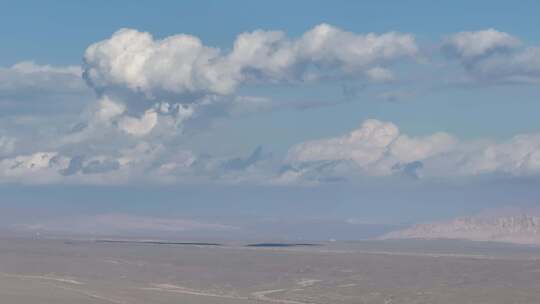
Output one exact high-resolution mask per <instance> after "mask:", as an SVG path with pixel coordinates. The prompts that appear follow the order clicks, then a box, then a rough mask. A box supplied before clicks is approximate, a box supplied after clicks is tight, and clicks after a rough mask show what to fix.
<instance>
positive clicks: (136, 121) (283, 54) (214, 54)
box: [84, 24, 418, 135]
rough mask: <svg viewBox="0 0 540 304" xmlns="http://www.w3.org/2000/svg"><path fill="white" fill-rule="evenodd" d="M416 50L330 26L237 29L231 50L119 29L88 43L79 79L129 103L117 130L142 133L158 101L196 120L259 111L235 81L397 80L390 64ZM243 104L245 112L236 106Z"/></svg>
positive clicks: (410, 43) (394, 36) (409, 41)
mask: <svg viewBox="0 0 540 304" xmlns="http://www.w3.org/2000/svg"><path fill="white" fill-rule="evenodd" d="M417 52H418V47H417V45H416V42H415V39H414V37H413V36H412V35H410V34H401V33H396V32H389V33H384V34H380V35H378V34H373V33H370V34H357V33H352V32H347V31H344V30H341V29H339V28H336V27H333V26H331V25H328V24H321V25H318V26H316V27H314V28H313V29H311V30H309V31H307V32H306V33H304V34H303V35H302V36H301V37H299V38H297V39H291V38H288V37H287V36H286V34H285V33H284V32H281V31H263V30H256V31H253V32H246V33H242V34H240V35H238V37H237V38H236V40H235V41H234V43H233V47H232V49H231V50H229V51H223V50H221V49H218V48H214V47H210V46H205V45H204V44H203V43H202V41H201V40H200V39H199V38H197V37H195V36H191V35H186V34H178V35H173V36H169V37H166V38H163V39H155V38H154V37H152V35H151V34H149V33H146V32H139V31H137V30H134V29H122V30H119V31H117V32H116V33H114V34H113V35H112V36H111V37H110V38H109V39H106V40H103V41H100V42H97V43H94V44H92V45H90V46H89V47H88V48H87V50H86V52H85V55H84V62H85V64H84V77H85V79H86V80H87V82H88V83H89V84H90V86H91V87H93V88H94V89H95V90H96V92H97V93H98V94H100V95H106V96H107V97H106V98H110V99H112V100H114V101H115V103H116V104H122V105H125V106H126V109H125V110H126V112H129V113H130V116H127V117H124V118H122V119H120V123H119V124H118V126H120V128H121V129H122V130H124V131H126V132H127V133H129V134H132V135H143V134H146V133H148V132H150V130H151V129H152V128H151V126H152V125H155V124H156V123H157V121H159V120H160V119H159V117H157V116H160V115H158V114H160V113H157V114H154V112H148V110H150V109H152V108H154V107H156V105H160V104H167V105H168V107H176V108H178V105H189V106H190V107H191V108H190V110H191V111H192V112H197V111H198V115H189V117H197V118H199V119H204V117H203V116H204V115H202V114H204V113H205V112H204V109H207V108H209V107H211V104H219V103H221V104H223V105H222V106H216V107H214V108H213V111H208V112H212V113H213V114H212V115H216V114H215V113H216V110H217V109H221V111H222V112H223V113H242V112H246V111H251V110H253V109H255V108H256V109H264V108H268V106H266V105H263V104H262V103H260V102H259V101H261V100H263V99H264V98H262V97H249V98H246V97H241V96H240V97H234V96H233V97H231V96H232V95H233V94H235V92H236V90H237V88H238V87H239V86H241V85H244V84H247V83H253V82H257V83H260V82H263V83H274V82H304V81H316V80H319V79H328V78H343V77H348V78H350V77H354V78H362V79H365V80H368V81H373V82H385V81H389V80H392V79H394V77H395V76H394V75H393V73H392V71H391V70H390V69H389V65H390V64H392V63H393V62H394V61H396V60H398V59H400V58H407V57H409V58H411V57H414V56H416V53H417ZM227 96H228V97H227ZM104 98H105V97H104ZM248 99H249V101H250V102H246V101H248ZM252 101H257V103H255V102H252ZM101 103H103V101H101ZM105 105H106V104H102V106H105ZM243 106H245V107H247V108H248V109H247V110H242V109H240V108H241V107H243ZM117 110H118V111H119V110H120V109H117ZM158 112H159V111H158ZM191 114H194V113H191Z"/></svg>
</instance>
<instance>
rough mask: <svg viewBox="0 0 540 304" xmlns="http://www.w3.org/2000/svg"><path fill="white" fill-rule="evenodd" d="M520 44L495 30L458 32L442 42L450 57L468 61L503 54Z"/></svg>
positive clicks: (510, 36)
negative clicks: (497, 53)
mask: <svg viewBox="0 0 540 304" xmlns="http://www.w3.org/2000/svg"><path fill="white" fill-rule="evenodd" d="M520 44H521V42H520V40H519V39H518V38H516V37H513V36H512V35H510V34H508V33H505V32H500V31H497V30H495V29H487V30H481V31H476V32H459V33H457V34H454V35H451V36H449V37H448V38H446V40H445V41H444V44H443V47H444V48H445V49H446V50H447V51H448V52H450V53H452V55H454V56H456V57H458V58H460V59H462V60H468V59H471V58H478V57H481V56H485V55H487V54H490V53H494V52H504V51H508V50H511V49H514V48H516V47H518V46H520Z"/></svg>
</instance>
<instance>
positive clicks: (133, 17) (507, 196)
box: [0, 0, 540, 239]
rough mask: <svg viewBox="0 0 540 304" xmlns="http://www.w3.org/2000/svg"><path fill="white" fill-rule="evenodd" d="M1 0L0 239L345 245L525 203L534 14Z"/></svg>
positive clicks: (536, 166)
mask: <svg viewBox="0 0 540 304" xmlns="http://www.w3.org/2000/svg"><path fill="white" fill-rule="evenodd" d="M0 4H1V5H2V10H1V12H0V36H1V37H2V40H3V41H2V44H1V46H0V190H1V192H2V198H1V199H0V208H1V209H3V210H2V212H1V213H2V214H1V215H0V221H1V222H2V225H1V226H2V227H3V228H7V229H16V230H17V229H19V230H26V231H31V232H34V231H42V230H43V231H45V230H50V231H72V232H80V233H87V232H93V233H98V232H100V233H105V232H107V233H112V232H118V233H120V232H126V231H136V232H137V233H142V232H143V231H144V232H145V233H146V232H148V231H150V232H152V233H164V232H173V233H176V232H178V233H179V232H186V233H188V232H190V233H199V232H201V231H202V232H204V233H207V234H208V235H211V234H212V233H215V234H216V235H217V234H219V235H220V236H223V237H231V238H234V236H237V237H256V236H257V231H258V232H259V233H260V235H259V236H267V237H270V236H271V237H274V238H279V237H283V238H286V237H287V236H290V237H294V238H343V239H354V238H362V237H365V236H366V235H369V234H370V233H375V232H373V231H374V229H375V230H377V229H379V230H380V229H383V228H381V227H390V228H392V227H395V226H400V225H407V224H412V223H418V222H426V221H434V220H439V219H446V218H452V217H455V216H464V215H471V214H476V213H479V212H482V211H483V210H485V209H496V208H502V207H507V206H516V207H520V208H536V207H537V205H538V203H540V202H539V201H538V197H539V196H540V190H538V189H540V187H539V186H540V184H539V181H540V179H539V178H540V124H539V122H538V113H539V112H540V103H539V102H538V100H539V96H540V87H539V84H540V38H538V37H539V36H538V30H537V23H536V22H535V21H536V19H537V16H536V15H537V14H536V12H537V11H538V9H539V8H540V7H539V6H540V4H538V3H537V2H536V1H520V2H519V3H511V2H509V1H474V2H473V3H471V2H470V1H452V2H446V3H434V2H433V1H401V2H396V1H294V2H292V3H291V1H271V2H259V1H257V2H255V1H160V2H159V3H156V2H155V1H113V2H111V1H92V2H89V1H50V2H48V1H29V0H23V1H17V2H16V3H14V2H11V1H0ZM260 223H262V224H260ZM279 226H281V228H280V229H278V227H279ZM379 226H380V227H379ZM2 227H0V228H2ZM284 227H286V228H284ZM325 227H326V228H325ZM390 228H388V229H390ZM385 229H386V228H385ZM368 230H369V231H368ZM379 230H377V231H379ZM253 231H255V232H253ZM366 231H367V232H366ZM202 232H201V233H202ZM248 232H250V233H252V232H253V233H252V234H249V233H248Z"/></svg>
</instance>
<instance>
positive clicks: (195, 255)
mask: <svg viewBox="0 0 540 304" xmlns="http://www.w3.org/2000/svg"><path fill="white" fill-rule="evenodd" d="M245 245H246V244H244V243H240V242H238V243H230V244H223V245H220V246H215V245H193V244H186V245H182V244H155V243H154V244H146V243H135V242H123V243H115V242H96V241H93V240H83V241H81V240H78V241H73V240H61V239H56V240H42V239H28V238H9V237H4V238H2V239H1V240H0V302H1V303H15V304H34V303H42V304H49V303H50V304H73V303H96V304H98V303H105V304H106V303H115V304H128V303H133V304H139V303H156V304H161V303H163V304H165V303H186V304H191V303H193V304H213V303H216V304H218V303H219V304H229V303H231V304H232V303H238V304H244V303H246V304H247V303H284V304H304V303H317V304H323V303H328V304H339V303H344V304H345V303H347V304H358V303H381V304H390V303H448V304H460V303H463V304H466V303H486V304H488V303H489V304H496V303H505V304H507V303H524V304H532V303H540V249H538V248H533V247H523V246H522V247H519V246H508V245H501V244H489V243H473V242H457V241H455V242H454V241H446V242H437V241H432V242H420V241H373V242H354V243H339V242H336V243H324V244H319V245H318V246H297V247H294V246H293V247H273V246H255V247H246V246H245Z"/></svg>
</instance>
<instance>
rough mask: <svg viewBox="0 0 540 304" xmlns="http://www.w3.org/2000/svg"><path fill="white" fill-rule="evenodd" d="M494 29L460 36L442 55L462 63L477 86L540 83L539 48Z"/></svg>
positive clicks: (450, 40) (446, 43)
mask: <svg viewBox="0 0 540 304" xmlns="http://www.w3.org/2000/svg"><path fill="white" fill-rule="evenodd" d="M521 46H522V43H521V41H520V40H519V39H518V38H516V37H514V36H511V35H510V34H508V33H505V32H500V31H497V30H494V29H488V30H482V31H476V32H461V33H457V34H454V35H452V36H450V37H448V38H446V40H445V41H444V43H443V51H444V52H445V53H446V54H447V55H448V56H449V57H451V58H455V59H457V60H459V61H460V62H461V64H462V65H463V67H464V68H465V69H466V71H467V72H468V73H469V75H470V76H471V77H472V78H473V80H475V81H477V82H483V83H507V84H512V83H532V84H537V83H540V48H538V47H526V48H523V47H521Z"/></svg>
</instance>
